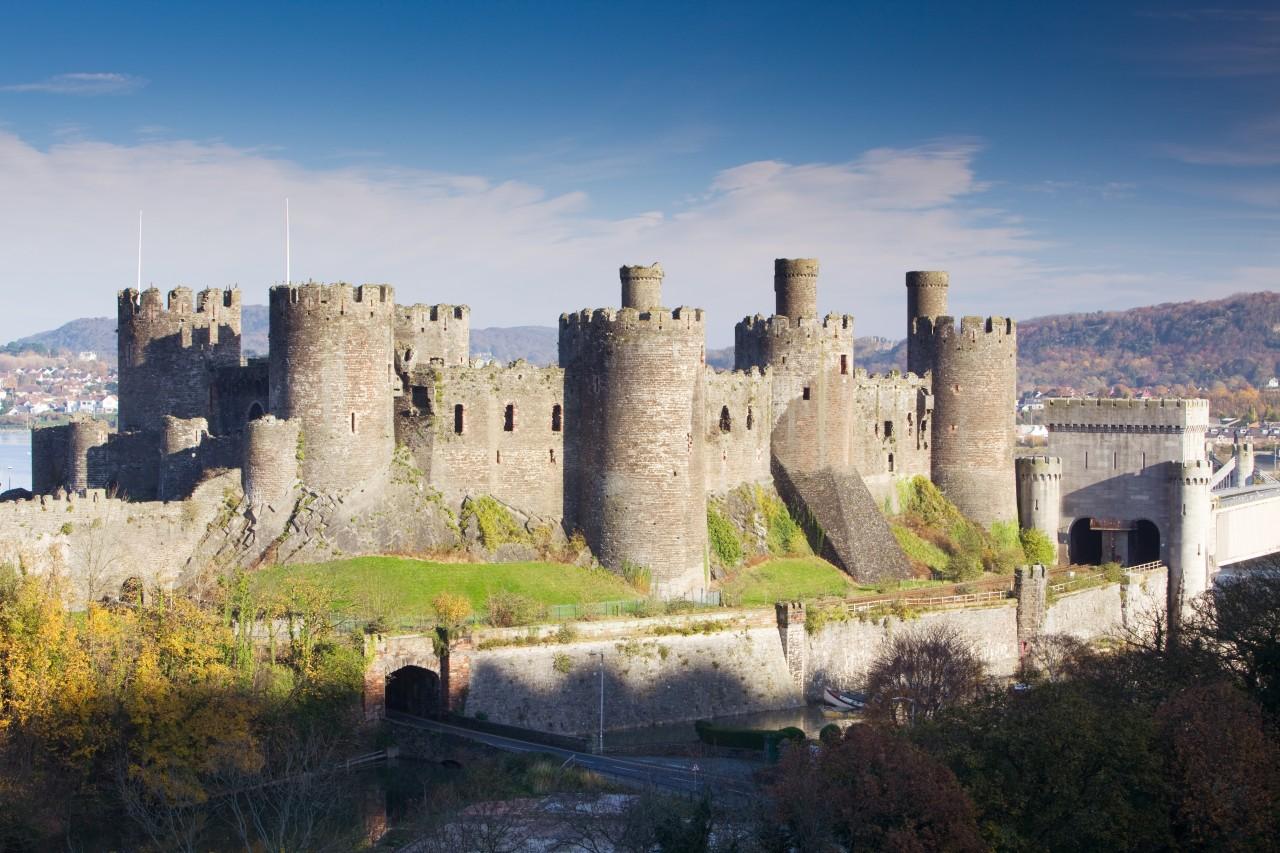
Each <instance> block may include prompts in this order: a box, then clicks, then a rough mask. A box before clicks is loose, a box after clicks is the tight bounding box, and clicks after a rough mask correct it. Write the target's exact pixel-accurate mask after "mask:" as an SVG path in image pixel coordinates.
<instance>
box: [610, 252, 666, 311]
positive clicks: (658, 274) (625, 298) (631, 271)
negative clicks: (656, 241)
mask: <svg viewBox="0 0 1280 853" xmlns="http://www.w3.org/2000/svg"><path fill="white" fill-rule="evenodd" d="M662 276H663V272H662V264H657V263H655V264H650V265H649V266H647V267H645V266H625V267H621V268H619V270H618V278H620V279H621V280H622V307H623V308H634V309H636V310H637V311H652V310H653V309H655V308H661V307H662Z"/></svg>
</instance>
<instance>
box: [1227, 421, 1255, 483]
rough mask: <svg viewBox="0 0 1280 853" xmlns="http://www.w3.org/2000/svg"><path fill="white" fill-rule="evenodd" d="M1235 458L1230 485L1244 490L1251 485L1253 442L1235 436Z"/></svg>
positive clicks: (1237, 435) (1238, 435)
mask: <svg viewBox="0 0 1280 853" xmlns="http://www.w3.org/2000/svg"><path fill="white" fill-rule="evenodd" d="M1235 457H1236V470H1235V471H1233V472H1232V475H1231V476H1232V485H1234V486H1235V487H1236V488H1244V487H1245V486H1250V485H1253V470H1254V456H1253V442H1252V441H1250V440H1249V439H1248V438H1245V437H1243V436H1241V435H1240V434H1239V433H1237V434H1236V441H1235Z"/></svg>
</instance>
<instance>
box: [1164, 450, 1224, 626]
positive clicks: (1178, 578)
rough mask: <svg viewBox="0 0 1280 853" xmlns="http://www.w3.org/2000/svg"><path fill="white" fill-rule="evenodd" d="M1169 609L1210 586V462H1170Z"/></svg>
mask: <svg viewBox="0 0 1280 853" xmlns="http://www.w3.org/2000/svg"><path fill="white" fill-rule="evenodd" d="M1170 467H1171V471H1170V478H1169V480H1170V487H1171V490H1172V491H1171V492H1170V495H1169V500H1170V503H1171V505H1172V506H1171V508H1172V512H1171V513H1170V516H1171V518H1170V530H1169V539H1170V541H1169V551H1168V555H1169V559H1168V564H1169V612H1170V614H1171V618H1173V614H1177V613H1181V611H1182V608H1183V607H1185V606H1186V605H1188V604H1190V602H1191V600H1192V599H1193V598H1195V597H1196V596H1198V595H1199V594H1200V593H1202V592H1204V591H1205V590H1206V589H1208V587H1209V535H1210V532H1211V531H1212V530H1213V529H1214V528H1213V517H1212V512H1213V507H1212V501H1213V499H1212V497H1211V496H1210V491H1209V483H1210V481H1211V480H1212V479H1213V470H1212V469H1211V468H1210V467H1209V463H1208V462H1205V461H1204V460H1200V459H1197V460H1195V461H1194V462H1173V463H1170Z"/></svg>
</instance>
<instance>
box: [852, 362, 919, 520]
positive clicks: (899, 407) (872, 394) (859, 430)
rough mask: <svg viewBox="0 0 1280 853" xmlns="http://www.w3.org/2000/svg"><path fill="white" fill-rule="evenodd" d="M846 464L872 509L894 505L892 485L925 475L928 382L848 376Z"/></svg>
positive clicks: (897, 377) (859, 373) (856, 373)
mask: <svg viewBox="0 0 1280 853" xmlns="http://www.w3.org/2000/svg"><path fill="white" fill-rule="evenodd" d="M852 396H853V415H852V417H851V418H850V421H849V427H848V428H849V430H850V431H851V432H852V435H853V446H852V455H851V461H852V462H853V464H854V466H856V467H857V469H858V473H860V474H861V475H862V478H863V480H865V481H866V483H867V488H869V489H870V490H871V494H872V496H873V497H874V498H875V499H876V502H877V504H880V505H883V504H884V502H885V501H886V500H887V501H889V503H890V505H891V506H894V505H896V501H897V489H896V488H895V484H896V483H897V481H898V480H900V479H902V478H904V477H908V478H909V477H914V476H916V475H917V474H919V475H921V476H924V477H928V476H929V458H930V457H929V428H930V422H931V421H932V419H933V394H932V393H931V392H930V390H929V384H928V382H927V381H926V380H925V379H923V378H921V377H919V376H916V375H915V374H914V373H908V374H906V375H905V376H904V375H902V374H899V373H897V372H894V373H890V374H889V375H887V376H868V375H867V372H866V371H865V370H862V369H858V370H855V371H854V375H853V383H852Z"/></svg>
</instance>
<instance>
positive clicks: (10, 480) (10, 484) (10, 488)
mask: <svg viewBox="0 0 1280 853" xmlns="http://www.w3.org/2000/svg"><path fill="white" fill-rule="evenodd" d="M6 488H7V489H9V490H10V491H12V489H13V466H12V465H10V466H9V485H8V486H6Z"/></svg>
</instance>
